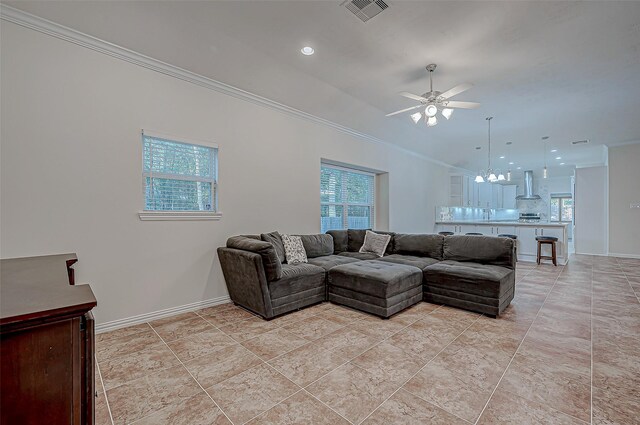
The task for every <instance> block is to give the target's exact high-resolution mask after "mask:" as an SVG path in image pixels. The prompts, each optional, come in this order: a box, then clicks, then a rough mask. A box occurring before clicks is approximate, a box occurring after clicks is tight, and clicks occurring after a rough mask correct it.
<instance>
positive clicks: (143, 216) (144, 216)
mask: <svg viewBox="0 0 640 425" xmlns="http://www.w3.org/2000/svg"><path fill="white" fill-rule="evenodd" d="M138 217H139V218H140V220H142V221H195V220H215V221H218V220H220V219H221V218H222V213H221V212H213V211H139V212H138Z"/></svg>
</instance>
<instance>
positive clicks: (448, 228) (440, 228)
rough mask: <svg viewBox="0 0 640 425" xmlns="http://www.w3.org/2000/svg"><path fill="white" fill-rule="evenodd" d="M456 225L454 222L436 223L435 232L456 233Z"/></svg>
mask: <svg viewBox="0 0 640 425" xmlns="http://www.w3.org/2000/svg"><path fill="white" fill-rule="evenodd" d="M457 230H458V226H457V225H455V224H437V225H436V232H453V233H456V231H457Z"/></svg>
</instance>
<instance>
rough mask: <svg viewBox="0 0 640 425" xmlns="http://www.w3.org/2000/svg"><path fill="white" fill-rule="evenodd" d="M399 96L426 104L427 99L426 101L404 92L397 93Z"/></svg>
mask: <svg viewBox="0 0 640 425" xmlns="http://www.w3.org/2000/svg"><path fill="white" fill-rule="evenodd" d="M398 94H399V95H400V96H404V97H408V98H409V99H413V100H417V101H418V102H428V101H429V99H426V98H424V97H422V96H418V95H417V94H413V93H409V92H406V91H401V92H400V93H398Z"/></svg>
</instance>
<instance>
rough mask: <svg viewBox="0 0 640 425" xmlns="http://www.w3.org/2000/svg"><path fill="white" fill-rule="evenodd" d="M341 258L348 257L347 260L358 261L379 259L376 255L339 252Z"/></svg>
mask: <svg viewBox="0 0 640 425" xmlns="http://www.w3.org/2000/svg"><path fill="white" fill-rule="evenodd" d="M338 255H340V256H341V257H349V258H356V259H358V260H375V259H376V258H379V257H378V256H377V255H376V254H372V253H370V252H349V251H346V252H341V253H340V254H338Z"/></svg>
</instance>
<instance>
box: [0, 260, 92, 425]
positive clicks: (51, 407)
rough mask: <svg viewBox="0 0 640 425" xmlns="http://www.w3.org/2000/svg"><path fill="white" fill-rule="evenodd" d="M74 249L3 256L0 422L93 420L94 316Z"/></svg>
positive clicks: (10, 424)
mask: <svg viewBox="0 0 640 425" xmlns="http://www.w3.org/2000/svg"><path fill="white" fill-rule="evenodd" d="M76 261H77V257H76V255H75V254H61V255H47V256H41V257H28V258H12V259H5V260H0V352H1V355H0V364H1V375H0V381H1V382H2V385H1V388H0V399H1V406H0V424H2V425H5V424H6V425H17V424H20V425H27V424H38V425H41V424H65V425H66V424H90V425H92V424H93V423H94V386H95V385H94V347H95V342H94V321H93V315H92V314H91V309H92V308H93V307H95V306H96V304H97V303H96V299H95V297H94V295H93V292H92V291H91V288H90V287H89V285H75V282H74V275H73V268H72V265H73V264H74V263H75V262H76Z"/></svg>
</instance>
